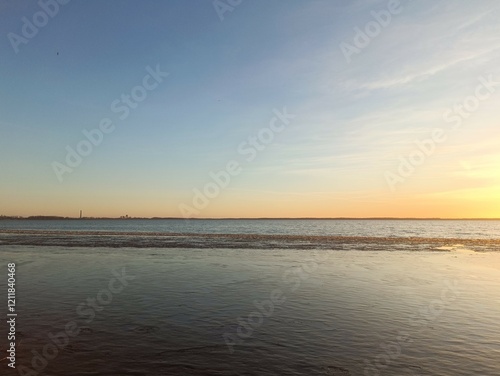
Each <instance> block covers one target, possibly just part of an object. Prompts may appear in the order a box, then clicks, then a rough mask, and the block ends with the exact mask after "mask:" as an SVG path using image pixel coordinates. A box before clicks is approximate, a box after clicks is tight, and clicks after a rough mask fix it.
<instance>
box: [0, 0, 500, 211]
mask: <svg viewBox="0 0 500 376" xmlns="http://www.w3.org/2000/svg"><path fill="white" fill-rule="evenodd" d="M499 11H500V2H498V1H496V0H478V1H474V2H472V1H466V0H461V1H453V2H450V1H440V0H432V1H431V0H422V1H418V2H417V1H413V2H410V1H400V2H398V1H397V0H391V1H378V0H377V1H375V0H363V1H361V0H357V1H340V0H338V1H337V0H329V1H323V0H310V1H303V0H287V1H277V0H251V1H250V0H243V1H238V0H216V1H212V0H190V1H186V0H170V1H162V2H160V1H153V0H142V1H132V0H120V1H99V0H86V1H77V0H72V1H63V0H60V2H55V0H43V1H40V2H35V1H26V0H19V1H15V2H13V1H7V0H0V36H1V38H0V80H1V81H0V82H1V84H0V174H1V177H0V197H1V199H0V215H19V216H29V215H58V216H70V217H76V216H78V215H79V211H80V210H83V213H84V216H90V217H98V216H110V217H117V216H122V215H129V216H136V217H186V218H187V217H199V218H219V217H238V218H241V217H249V218H252V217H441V218H474V217H476V218H477V217H482V218H492V217H500V169H499V165H500V149H499V147H498V145H500V127H499V124H498V120H499V116H498V111H499V107H500V106H499V104H500V102H499V101H500V22H498V20H499V16H500V13H499ZM37 25H38V26H37ZM100 127H101V128H100ZM85 134H87V136H88V135H90V136H88V137H87V136H86V135H85ZM89 137H90V138H89ZM92 137H94V138H92ZM92 140H93V143H91V142H92Z"/></svg>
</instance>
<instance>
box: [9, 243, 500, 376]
mask: <svg viewBox="0 0 500 376" xmlns="http://www.w3.org/2000/svg"><path fill="white" fill-rule="evenodd" d="M8 262H16V263H17V278H18V301H17V304H18V310H19V316H18V317H19V318H18V328H17V329H18V332H20V333H19V340H21V339H22V342H21V347H20V349H19V351H18V366H20V365H25V366H26V367H30V368H32V366H31V362H32V360H33V353H32V350H34V351H38V352H39V353H41V354H43V348H44V346H46V345H47V343H50V339H49V333H52V334H56V333H58V332H60V331H63V330H64V326H65V325H66V324H67V323H68V322H71V321H74V322H75V323H76V324H77V325H78V327H79V329H80V333H79V334H78V335H77V336H75V337H71V338H70V339H69V343H68V344H67V345H65V346H62V347H63V348H61V349H59V350H58V353H57V356H55V358H54V359H51V360H49V361H48V362H47V366H46V368H45V369H44V370H43V372H44V374H48V375H68V374H71V375H145V374H151V375H157V374H158V375H159V374H161V375H277V374H279V375H364V374H366V375H372V374H380V375H444V376H448V375H449V376H451V375H453V376H455V375H464V376H465V375H472V374H475V375H498V374H500V362H499V361H498V359H500V325H499V324H498V317H499V315H500V299H499V298H498V297H499V296H500V278H499V277H498V276H499V275H500V267H499V266H500V255H499V254H498V253H495V252H470V251H467V250H464V249H462V250H461V251H457V250H456V249H454V248H452V249H451V251H446V252H445V251H440V252H436V251H432V252H430V251H415V250H408V251H404V250H400V251H399V252H387V251H372V252H364V251H356V250H348V251H346V250H344V251H343V250H307V251H306V250H300V249H273V250H269V249H220V248H214V249H188V248H183V249H175V248H170V249H165V248H142V249H138V248H117V249H113V248H90V247H85V248H78V247H74V248H67V247H57V246H50V247H29V246H6V245H4V246H0V265H2V266H5V265H6V264H7V263H8ZM122 268H125V271H126V273H127V274H128V275H130V276H134V277H135V278H134V279H133V280H130V281H127V282H128V284H127V285H126V286H124V287H123V290H122V291H121V292H119V293H115V294H111V299H110V302H109V303H107V304H105V301H106V299H107V298H108V296H107V295H106V294H104V293H102V291H106V290H109V283H110V281H111V280H112V279H113V278H115V277H114V276H113V270H115V271H120V272H121V270H122ZM2 269H4V268H3V267H2ZM5 287H6V286H5V281H4V279H3V278H2V279H0V288H1V291H5ZM100 292H101V295H99V294H100ZM273 296H274V298H275V299H274V303H273V305H272V309H271V308H270V307H271V305H270V304H269V302H268V301H269V300H271V301H272V298H273ZM99 297H100V298H101V301H102V303H99ZM89 298H90V299H92V298H94V299H97V303H98V305H97V307H98V308H102V310H101V311H97V312H96V309H97V308H96V309H90V308H89V307H88V306H86V307H85V306H84V310H83V311H82V310H80V313H77V307H79V305H80V304H82V303H85V302H86V301H87V299H89ZM256 302H257V305H256ZM262 302H264V303H263V305H262V306H261V305H260V304H259V303H262ZM257 307H261V308H257ZM92 312H95V317H93V318H92V319H91V315H90V313H92ZM249 315H250V319H251V321H249V320H250V319H249ZM1 330H2V331H1V333H0V336H1V338H5V336H6V333H5V327H4V326H1ZM0 343H1V345H0V346H2V347H4V343H5V342H4V341H2V342H0ZM4 362H5V361H3V362H2V363H4ZM35 364H36V363H35ZM3 366H4V364H2V368H3ZM3 371H4V370H2V374H4V373H3ZM6 374H14V373H13V372H9V370H8V371H7V372H6Z"/></svg>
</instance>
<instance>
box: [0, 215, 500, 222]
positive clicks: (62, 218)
mask: <svg viewBox="0 0 500 376" xmlns="http://www.w3.org/2000/svg"><path fill="white" fill-rule="evenodd" d="M1 220H18V221H26V220H43V221H53V220H68V221H82V220H87V221H89V220H90V221H94V220H96V221H100V220H116V221H130V220H194V221H200V220H210V221H222V220H231V221H238V220H270V221H272V220H289V221H297V220H329V221H340V220H342V221H375V220H376V221H498V220H500V218H411V217H408V218H401V217H361V218H355V217H330V218H322V217H320V218H315V217H299V218H280V217H276V218H273V217H262V218H230V217H228V218H183V217H127V218H116V217H83V218H76V217H59V216H42V215H40V216H29V217H20V216H0V221H1Z"/></svg>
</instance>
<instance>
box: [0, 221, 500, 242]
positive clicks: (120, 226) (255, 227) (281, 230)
mask: <svg viewBox="0 0 500 376" xmlns="http://www.w3.org/2000/svg"><path fill="white" fill-rule="evenodd" d="M0 229H5V230H9V229H10V230H42V231H45V230H46V231H50V230H56V231H111V232H120V233H134V232H150V233H187V234H258V235H305V236H348V237H352V236H361V237H405V238H406V237H421V236H422V237H426V238H465V239H467V238H468V239H500V220H325V219H307V220H303V219H296V220H279V219H266V220H248V219H240V220H232V219H219V220H203V219H201V220H183V219H164V220H158V219H146V220H144V219H137V220H135V219H127V220H105V219H103V220H85V219H82V220H0Z"/></svg>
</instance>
